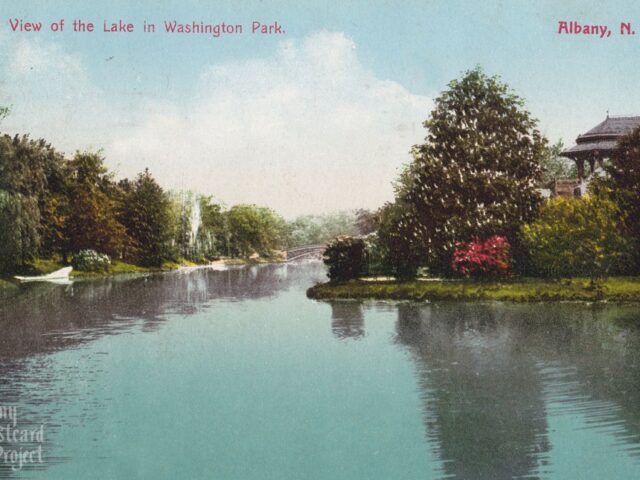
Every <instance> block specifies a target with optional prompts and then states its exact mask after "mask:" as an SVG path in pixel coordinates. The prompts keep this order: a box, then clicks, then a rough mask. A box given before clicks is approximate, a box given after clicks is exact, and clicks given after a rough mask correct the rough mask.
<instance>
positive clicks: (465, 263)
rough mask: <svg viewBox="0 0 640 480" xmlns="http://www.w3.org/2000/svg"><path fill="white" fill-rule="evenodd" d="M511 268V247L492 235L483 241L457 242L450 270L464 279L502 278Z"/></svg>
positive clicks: (503, 239) (502, 239)
mask: <svg viewBox="0 0 640 480" xmlns="http://www.w3.org/2000/svg"><path fill="white" fill-rule="evenodd" d="M510 266H511V245H510V244H509V242H508V241H507V239H506V238H505V237H502V236H499V235H493V236H491V237H489V238H487V239H486V240H485V241H481V240H480V239H479V238H477V237H476V238H475V239H474V240H472V241H471V242H457V243H456V249H455V251H454V253H453V261H452V262H451V268H453V271H454V272H458V273H461V274H462V275H464V276H465V277H482V276H491V277H497V276H503V275H506V274H507V273H508V272H509V268H510Z"/></svg>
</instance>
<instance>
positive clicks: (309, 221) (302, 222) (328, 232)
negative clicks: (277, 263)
mask: <svg viewBox="0 0 640 480" xmlns="http://www.w3.org/2000/svg"><path fill="white" fill-rule="evenodd" d="M356 215H357V214H356ZM356 215H354V214H353V213H350V212H336V213H329V214H325V215H303V216H300V217H297V218H296V219H295V220H293V221H291V222H288V224H287V246H289V247H299V246H302V245H318V244H322V243H326V242H327V241H329V240H331V239H332V238H334V237H337V236H339V235H358V233H359V232H358V230H359V227H358V226H357V216H356Z"/></svg>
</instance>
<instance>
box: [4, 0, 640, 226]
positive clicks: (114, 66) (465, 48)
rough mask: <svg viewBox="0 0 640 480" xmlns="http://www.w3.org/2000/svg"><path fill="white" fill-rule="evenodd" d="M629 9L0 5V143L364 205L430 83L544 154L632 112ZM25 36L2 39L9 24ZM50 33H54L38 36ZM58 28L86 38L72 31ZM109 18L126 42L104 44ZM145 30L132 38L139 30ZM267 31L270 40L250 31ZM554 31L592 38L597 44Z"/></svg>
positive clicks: (399, 159) (300, 205) (262, 200)
mask: <svg viewBox="0 0 640 480" xmlns="http://www.w3.org/2000/svg"><path fill="white" fill-rule="evenodd" d="M635 3H636V2H632V1H630V2H601V1H598V2H595V1H594V2H589V1H584V2H577V1H570V0H569V1H563V2H561V4H560V2H552V1H536V2H531V1H519V0H511V1H506V0H505V1H497V0H486V1H484V2H477V1H470V0H469V1H452V0H449V1H429V0H422V1H403V2H397V1H372V0H369V1H349V0H343V1H340V2H337V1H334V2H331V1H325V2H310V1H304V0H298V1H292V2H288V1H281V2H266V1H247V0H243V1H242V2H238V1H215V0H213V1H212V0H209V1H169V0H164V1H155V2H144V1H140V2H125V1H117V0H116V1H111V2H103V1H89V0H85V1H65V2H54V1H45V0H34V1H29V2H25V1H24V0H20V1H17V0H16V1H14V0H2V1H1V2H0V105H10V106H11V113H10V115H9V116H8V117H7V118H6V119H4V120H3V121H2V123H0V131H2V132H3V133H9V134H15V133H29V134H30V135H31V136H32V137H36V138H40V137H42V138H45V139H47V140H48V141H49V142H51V143H52V144H53V145H54V146H55V147H56V148H57V149H58V150H60V151H62V152H64V153H65V154H66V155H67V156H71V155H73V153H74V152H75V151H77V150H87V149H89V150H101V151H102V152H103V154H104V155H105V158H106V162H107V165H108V166H109V167H110V168H111V169H113V170H114V171H115V172H116V175H117V176H118V177H133V176H135V175H136V174H137V173H139V172H140V171H142V170H144V168H146V167H148V168H149V169H150V170H151V172H152V173H153V175H154V176H155V177H156V178H157V180H158V181H159V182H160V184H161V185H162V186H163V187H165V188H167V189H176V190H177V189H191V190H194V191H196V192H199V193H203V194H207V195H212V196H214V198H216V199H217V200H218V201H221V202H223V203H225V204H227V205H233V204H237V203H256V204H260V205H266V206H269V207H272V208H274V209H275V210H276V211H278V212H279V213H281V214H283V215H284V216H285V217H288V218H291V217H294V216H296V215H300V214H305V213H322V212H329V211H336V210H347V209H355V208H377V207H379V206H381V205H382V204H383V203H384V202H385V201H388V200H391V199H392V198H393V187H392V183H393V181H394V180H395V179H396V178H397V176H398V173H399V171H400V170H401V168H402V166H403V165H405V164H407V163H408V162H409V161H410V160H411V157H410V154H409V151H410V149H411V146H412V145H414V144H416V143H420V142H421V141H422V140H423V139H424V137H425V135H426V132H425V130H424V128H423V126H422V122H423V121H424V120H425V119H426V118H427V117H428V115H429V112H430V110H431V108H432V106H433V100H434V99H435V98H436V97H437V96H438V94H439V93H440V92H442V91H443V90H444V89H446V87H447V84H448V82H450V81H451V80H453V79H455V78H458V77H460V76H461V75H462V74H463V73H464V72H465V71H466V70H469V69H472V68H474V67H476V66H478V65H479V66H481V67H482V68H483V69H484V71H485V72H486V73H488V74H490V75H499V76H500V77H501V78H502V79H503V81H504V82H506V83H507V84H508V85H509V86H510V87H511V88H512V89H513V90H514V91H515V93H516V94H518V95H519V96H521V97H522V98H523V99H524V100H525V102H526V108H527V109H528V110H529V111H530V112H531V113H532V114H533V115H534V116H535V117H536V118H537V119H538V120H539V128H540V130H541V131H542V132H543V133H544V134H545V135H546V136H547V138H548V139H549V140H550V141H551V142H555V141H557V140H559V139H562V140H563V141H564V143H565V144H566V145H570V144H572V143H573V141H574V140H575V137H576V136H577V135H578V134H580V133H584V132H585V131H586V130H588V129H590V128H591V127H593V126H595V125H596V124H598V123H599V122H601V121H602V120H604V118H605V116H606V113H607V111H608V112H610V114H612V115H625V114H629V115H632V114H640V95H638V91H639V90H638V87H637V79H638V78H639V77H640V62H638V61H637V59H638V54H639V53H640V28H639V29H638V36H637V37H636V36H620V35H618V30H619V24H620V22H631V23H632V25H633V26H635V25H636V24H637V25H638V26H639V27H640V5H635ZM15 19H22V20H23V21H25V22H27V21H28V22H42V24H43V27H42V30H41V31H40V32H33V31H31V32H26V31H22V32H20V31H13V30H12V29H11V25H10V20H15ZM61 19H64V21H65V25H64V28H63V30H62V31H58V32H53V31H51V28H50V25H51V23H52V22H59V21H60V20H61ZM74 19H79V20H83V21H85V22H93V23H94V24H95V31H94V32H92V33H88V32H85V33H81V32H73V31H72V28H71V27H72V21H73V20H74ZM119 20H123V21H124V22H125V23H126V22H130V23H133V24H134V32H133V33H105V32H103V24H104V22H105V21H106V22H107V24H108V25H110V24H111V23H113V22H116V23H117V22H118V21H119ZM165 20H166V21H172V20H175V21H178V22H184V23H187V22H188V23H191V22H192V21H197V22H200V21H202V22H204V23H207V24H219V23H222V22H224V23H227V24H233V25H235V24H241V25H242V26H243V33H242V34H241V35H238V34H235V35H231V34H229V35H224V34H223V35H221V36H220V37H218V38H215V37H213V36H212V35H210V34H168V33H166V32H164V31H163V30H164V27H163V22H164V21H165ZM145 21H146V22H148V23H149V22H150V23H155V24H156V33H145V32H143V31H142V25H143V22H145ZM253 21H258V22H261V23H265V24H272V23H273V22H278V24H279V25H281V26H282V29H283V31H284V33H276V34H272V35H261V34H252V33H251V24H252V22H253ZM559 21H577V22H579V23H580V24H581V25H591V24H598V25H608V26H609V27H610V28H611V29H612V30H613V35H612V36H611V37H608V38H598V37H593V36H586V35H564V34H562V35H560V34H558V33H557V32H558V22H559Z"/></svg>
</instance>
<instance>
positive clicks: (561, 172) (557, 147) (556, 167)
mask: <svg viewBox="0 0 640 480" xmlns="http://www.w3.org/2000/svg"><path fill="white" fill-rule="evenodd" d="M563 150H564V143H563V142H562V140H558V141H557V142H556V143H554V144H553V145H549V146H548V147H547V148H546V152H545V155H544V156H543V157H542V163H541V166H542V179H541V182H540V185H541V186H543V187H549V186H551V185H552V184H553V182H555V181H556V180H564V179H568V178H577V177H578V169H577V167H576V164H575V162H573V161H571V160H569V159H568V158H565V157H562V156H560V154H561V153H562V151H563Z"/></svg>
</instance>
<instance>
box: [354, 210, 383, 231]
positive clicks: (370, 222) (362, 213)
mask: <svg viewBox="0 0 640 480" xmlns="http://www.w3.org/2000/svg"><path fill="white" fill-rule="evenodd" d="M355 223H356V227H358V233H359V234H360V235H369V234H370V233H372V232H375V231H376V228H377V226H378V217H377V215H376V214H375V212H372V211H371V210H368V209H366V208H360V209H358V210H356V222H355Z"/></svg>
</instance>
